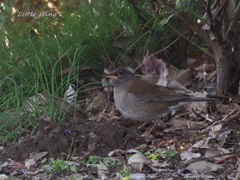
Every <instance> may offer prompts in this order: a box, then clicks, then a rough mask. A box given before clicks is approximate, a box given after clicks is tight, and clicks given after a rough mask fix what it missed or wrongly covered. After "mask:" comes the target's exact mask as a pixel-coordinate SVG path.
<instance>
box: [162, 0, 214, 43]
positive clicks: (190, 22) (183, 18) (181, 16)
mask: <svg viewBox="0 0 240 180" xmlns="http://www.w3.org/2000/svg"><path fill="white" fill-rule="evenodd" d="M161 1H162V2H163V4H164V5H165V6H166V8H168V9H169V10H171V11H174V12H176V14H177V17H178V19H179V20H181V21H182V22H183V23H184V24H186V25H187V26H188V27H189V28H190V29H191V30H192V31H193V32H195V33H197V34H198V36H199V37H200V38H202V39H203V40H204V41H205V42H206V43H208V44H209V45H210V46H211V47H212V46H214V44H215V42H214V41H212V40H211V39H210V37H209V34H208V32H207V31H205V30H203V29H202V27H201V24H197V23H196V22H195V21H193V20H191V19H189V18H188V17H187V16H185V15H184V14H183V13H181V12H179V11H178V10H177V9H175V6H174V5H173V4H172V3H170V2H168V0H161Z"/></svg>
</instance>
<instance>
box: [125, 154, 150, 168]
mask: <svg viewBox="0 0 240 180" xmlns="http://www.w3.org/2000/svg"><path fill="white" fill-rule="evenodd" d="M128 164H129V165H131V166H132V168H133V169H134V170H136V171H137V172H142V169H143V166H144V165H149V164H151V161H150V160H149V159H147V158H146V157H145V156H143V155H142V154H138V153H137V154H134V155H132V156H131V157H130V158H129V159H128Z"/></svg>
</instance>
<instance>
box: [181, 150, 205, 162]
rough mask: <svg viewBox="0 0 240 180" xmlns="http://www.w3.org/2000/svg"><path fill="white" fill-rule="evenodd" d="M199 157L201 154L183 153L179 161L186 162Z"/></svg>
mask: <svg viewBox="0 0 240 180" xmlns="http://www.w3.org/2000/svg"><path fill="white" fill-rule="evenodd" d="M200 156H201V154H199V153H192V152H190V151H183V152H181V154H180V157H181V159H182V160H186V161H188V160H190V159H193V158H198V157H200Z"/></svg>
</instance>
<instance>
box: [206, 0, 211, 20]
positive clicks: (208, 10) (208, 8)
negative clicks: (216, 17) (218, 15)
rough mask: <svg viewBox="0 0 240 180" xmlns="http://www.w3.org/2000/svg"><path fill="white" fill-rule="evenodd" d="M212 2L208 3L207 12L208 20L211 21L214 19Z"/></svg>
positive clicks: (208, 1) (209, 0) (208, 0)
mask: <svg viewBox="0 0 240 180" xmlns="http://www.w3.org/2000/svg"><path fill="white" fill-rule="evenodd" d="M210 5H211V0H207V3H206V12H207V15H208V18H209V20H210V21H211V19H212V12H211V7H210Z"/></svg>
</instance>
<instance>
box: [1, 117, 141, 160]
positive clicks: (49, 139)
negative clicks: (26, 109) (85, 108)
mask: <svg viewBox="0 0 240 180" xmlns="http://www.w3.org/2000/svg"><path fill="white" fill-rule="evenodd" d="M141 141H143V139H142V138H140V137H139V135H138V130H137V129H136V127H135V126H132V127H130V128H127V127H124V126H122V125H119V124H118V123H116V122H114V121H106V120H102V121H99V122H96V121H89V120H83V121H81V122H80V123H79V122H75V123H74V122H73V123H62V124H61V123H54V122H46V121H43V120H42V121H41V123H40V125H39V128H38V130H37V132H36V133H35V135H33V136H30V137H27V138H26V139H25V140H24V141H23V142H22V143H21V144H20V145H18V146H14V147H9V148H7V149H5V150H4V151H1V156H0V161H1V162H3V161H4V160H6V159H7V158H12V159H13V160H16V161H22V160H25V159H26V158H29V155H30V154H31V153H33V152H41V151H49V154H50V155H51V156H52V157H53V158H57V157H62V152H64V153H66V154H68V153H73V152H74V156H80V157H82V156H84V155H86V154H88V155H90V154H89V153H91V154H95V155H99V156H106V155H107V154H108V153H109V152H110V151H112V150H115V149H119V148H123V149H129V148H134V147H135V146H136V145H138V144H139V143H141ZM91 146H92V147H91Z"/></svg>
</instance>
